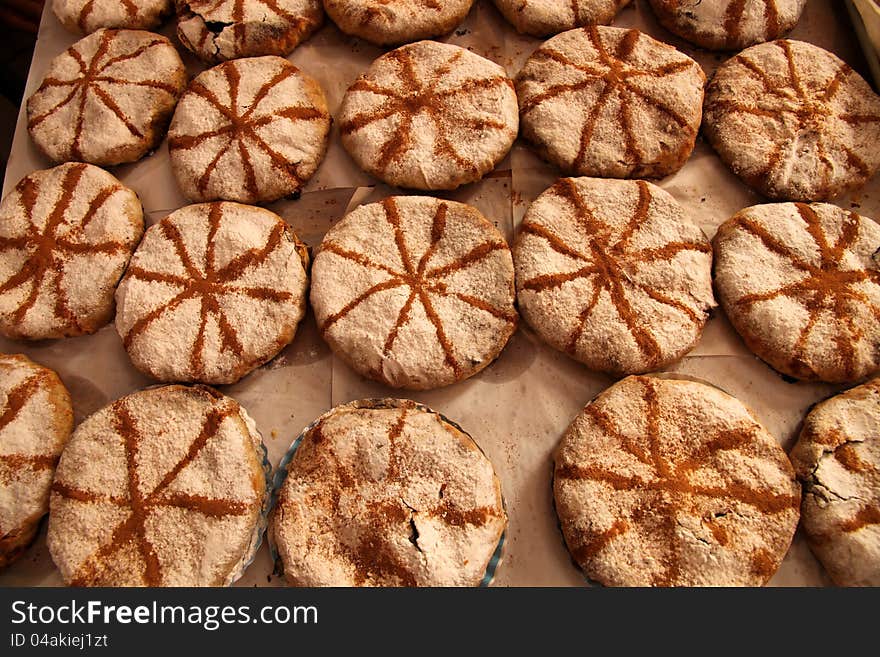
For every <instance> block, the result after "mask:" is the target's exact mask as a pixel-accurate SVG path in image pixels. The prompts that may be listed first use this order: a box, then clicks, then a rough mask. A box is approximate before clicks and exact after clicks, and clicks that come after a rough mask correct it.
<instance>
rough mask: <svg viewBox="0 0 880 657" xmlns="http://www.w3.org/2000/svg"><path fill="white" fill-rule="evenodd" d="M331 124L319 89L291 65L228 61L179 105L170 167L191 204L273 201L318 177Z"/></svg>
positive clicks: (271, 58) (194, 85)
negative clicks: (202, 202)
mask: <svg viewBox="0 0 880 657" xmlns="http://www.w3.org/2000/svg"><path fill="white" fill-rule="evenodd" d="M330 121H331V119H330V114H329V113H328V110H327V100H326V98H325V97H324V92H323V91H322V90H321V87H320V86H319V85H318V83H317V82H316V81H315V80H314V79H312V78H311V77H310V76H308V75H306V74H305V73H303V72H302V71H300V70H299V69H298V68H296V67H295V66H293V65H292V64H290V63H289V62H288V61H287V60H286V59H282V58H281V57H275V56H266V57H252V58H248V59H239V60H235V61H232V62H225V63H223V64H220V65H218V66H215V67H214V68H212V69H209V70H207V71H205V72H204V73H202V74H200V75H199V76H198V77H196V78H195V80H193V81H192V82H191V83H190V85H189V88H188V89H187V91H186V93H184V95H183V97H182V98H181V99H180V102H179V103H178V105H177V109H176V110H175V112H174V118H173V119H172V121H171V127H170V129H169V131H168V150H169V153H170V155H171V167H172V169H173V170H174V175H175V177H176V178H177V182H178V184H179V185H180V187H181V189H182V190H183V193H184V194H185V195H186V197H187V198H189V199H190V200H193V201H213V200H216V199H224V200H229V201H240V202H242V203H259V202H268V201H275V200H277V199H279V198H281V197H283V196H287V195H289V194H293V193H295V192H297V191H299V190H300V188H301V187H302V186H303V185H304V184H305V182H306V181H307V180H308V179H309V178H310V177H311V176H312V174H314V173H315V171H316V170H317V168H318V165H319V164H320V162H321V160H322V159H323V157H324V153H325V152H326V150H327V139H328V135H329V133H330Z"/></svg>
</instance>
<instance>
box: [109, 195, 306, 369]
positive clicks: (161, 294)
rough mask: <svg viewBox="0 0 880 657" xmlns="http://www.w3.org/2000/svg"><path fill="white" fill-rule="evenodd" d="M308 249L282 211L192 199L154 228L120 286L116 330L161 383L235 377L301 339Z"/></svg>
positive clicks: (140, 364) (141, 364)
mask: <svg viewBox="0 0 880 657" xmlns="http://www.w3.org/2000/svg"><path fill="white" fill-rule="evenodd" d="M307 263H308V255H307V252H306V248H305V246H304V245H303V244H302V243H301V242H299V240H298V239H297V237H296V235H295V234H294V233H293V231H292V230H291V229H290V228H289V227H288V226H287V224H286V223H284V221H283V220H282V219H281V218H280V217H278V216H277V215H276V214H274V213H272V212H269V211H268V210H263V209H262V208H255V207H251V206H246V205H239V204H237V203H205V204H200V205H190V206H186V207H184V208H181V209H180V210H177V211H176V212H173V213H171V214H170V215H168V216H167V217H165V219H163V220H162V221H160V222H159V223H158V224H155V225H154V226H152V227H151V228H150V229H149V230H148V231H147V233H146V235H145V236H144V240H143V242H142V243H141V245H140V247H138V250H137V251H136V252H135V254H134V257H133V258H132V261H131V266H130V267H129V268H128V271H127V272H126V274H125V278H124V279H123V280H122V282H121V283H120V284H119V290H118V291H117V294H116V300H117V304H118V312H117V315H116V330H117V331H118V333H119V335H120V337H121V338H122V340H123V343H124V344H125V347H126V349H127V351H128V353H129V356H131V359H132V362H133V363H134V364H135V366H136V367H137V368H138V369H140V370H141V371H143V372H145V373H147V374H149V375H150V376H152V377H154V378H156V379H159V380H161V381H200V382H203V383H213V384H221V383H234V382H235V381H237V380H238V379H240V378H241V377H242V376H244V375H245V374H247V373H248V372H250V371H252V370H253V369H254V368H256V367H258V366H259V365H262V364H263V363H265V362H266V361H268V360H269V359H270V358H273V357H274V356H275V355H276V354H277V353H278V352H279V351H280V350H281V349H282V348H284V347H285V346H286V345H287V344H289V343H290V342H291V341H292V340H293V336H294V335H295V333H296V328H297V326H298V324H299V321H300V320H301V319H302V317H303V315H304V314H305V304H306V301H305V297H306V288H307V287H308V276H307V274H306V266H307Z"/></svg>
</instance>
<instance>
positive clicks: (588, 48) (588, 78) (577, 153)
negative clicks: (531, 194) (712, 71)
mask: <svg viewBox="0 0 880 657" xmlns="http://www.w3.org/2000/svg"><path fill="white" fill-rule="evenodd" d="M705 81H706V77H705V75H704V74H703V70H702V69H701V68H700V65H699V64H697V62H695V61H694V60H692V59H691V58H690V57H688V56H687V55H685V54H684V53H681V52H679V51H678V50H676V49H675V48H673V47H672V46H669V45H667V44H665V43H661V42H660V41H657V40H655V39H652V38H651V37H649V36H648V35H647V34H644V33H642V32H639V31H638V30H635V29H623V28H617V27H604V26H595V25H593V26H590V27H585V28H582V29H576V30H569V31H568V32H563V33H562V34H559V35H557V36H555V37H553V38H552V39H549V40H548V41H546V42H544V43H543V44H542V45H541V47H540V48H538V49H537V50H536V51H535V52H534V53H533V54H532V55H531V56H530V57H529V59H528V60H527V61H526V63H525V65H524V66H523V68H522V70H521V71H520V72H519V74H518V75H517V77H516V93H517V96H518V98H519V108H520V120H521V122H522V134H523V137H525V138H526V139H527V140H528V141H529V142H530V143H531V144H532V145H533V146H534V147H535V149H536V150H537V152H538V154H539V155H540V156H541V157H542V158H544V159H545V160H547V161H548V162H550V163H552V164H555V165H556V166H558V167H559V168H560V169H561V170H562V171H564V172H566V173H572V174H579V175H585V176H598V177H602V178H662V177H664V176H667V175H669V174H671V173H674V172H676V171H678V170H679V169H680V168H681V167H682V166H683V165H684V163H685V162H686V161H687V159H688V157H690V154H691V151H692V150H693V148H694V143H695V141H696V138H697V131H698V130H699V127H700V119H701V116H702V103H703V84H704V83H705Z"/></svg>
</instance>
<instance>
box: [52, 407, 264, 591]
mask: <svg viewBox="0 0 880 657" xmlns="http://www.w3.org/2000/svg"><path fill="white" fill-rule="evenodd" d="M112 413H113V427H114V430H115V432H116V434H117V436H118V438H119V440H120V441H122V444H123V446H124V450H125V460H126V466H127V471H128V474H127V480H128V486H127V492H126V494H125V495H112V494H106V493H101V492H95V491H90V490H84V489H81V488H77V487H75V486H71V485H69V484H66V483H64V482H63V481H60V480H59V479H57V478H56V480H55V483H54V484H53V485H52V492H53V494H54V495H58V496H60V497H62V498H64V499H65V500H68V502H75V503H83V504H91V505H95V504H103V505H112V506H116V507H119V508H121V509H124V510H125V513H126V517H125V520H123V521H122V522H120V523H118V524H117V525H116V526H115V527H114V528H113V529H112V530H111V532H110V538H109V540H108V541H107V542H106V543H104V544H103V545H101V546H100V547H98V548H97V550H96V551H95V552H94V553H93V554H91V555H90V556H89V557H87V558H86V559H85V560H84V561H83V562H82V564H81V565H80V567H79V569H78V571H77V572H76V573H74V574H73V575H72V577H71V580H72V584H73V585H74V586H87V585H93V584H95V583H100V577H101V571H102V569H103V568H104V567H105V566H106V564H108V563H112V561H113V559H114V557H115V555H117V554H118V553H119V552H120V551H121V550H123V549H125V548H127V547H128V546H130V545H131V546H133V547H134V548H135V549H136V550H137V552H138V553H139V555H140V557H141V559H142V560H143V564H144V571H143V573H141V576H142V578H143V583H144V584H145V585H146V586H160V585H162V583H163V576H162V566H161V563H160V559H159V556H158V554H157V551H156V547H155V546H154V545H153V543H152V542H151V541H150V537H149V535H148V534H149V531H148V529H147V523H148V521H149V518H150V516H151V515H152V514H153V513H155V512H156V511H157V510H159V509H162V508H167V507H171V508H178V509H185V510H186V511H187V512H189V513H197V514H200V515H203V516H205V517H208V518H223V517H226V516H241V515H245V514H246V513H248V504H247V503H245V502H241V501H237V500H231V499H214V498H209V497H205V496H203V495H199V494H195V493H184V492H179V491H178V492H172V491H170V490H169V488H170V487H171V486H172V484H173V483H174V482H175V480H176V479H177V477H178V475H179V474H180V473H181V472H182V471H183V470H184V468H186V467H187V465H189V464H190V463H192V462H193V461H194V460H195V458H196V457H197V456H198V455H199V454H200V453H201V452H202V450H203V449H204V447H205V445H207V444H208V442H209V441H211V440H212V439H213V438H214V437H215V436H216V435H217V433H218V431H219V429H220V426H221V424H222V423H223V421H224V420H225V419H226V418H227V417H234V416H235V415H236V414H237V409H236V408H235V407H234V406H233V405H231V404H225V405H222V406H220V407H215V408H212V409H210V410H209V411H208V412H207V414H206V415H205V418H204V420H203V421H202V426H201V430H200V432H199V434H198V435H197V436H196V437H195V438H194V439H193V440H192V442H191V443H190V445H189V447H188V449H187V451H186V454H185V455H184V456H183V457H182V458H180V459H179V460H177V461H176V462H175V463H174V465H173V466H172V467H171V468H170V469H168V471H167V472H166V473H165V474H164V476H163V477H162V479H161V480H160V481H159V483H158V484H156V486H154V487H153V488H152V490H144V487H143V484H142V482H141V480H140V475H139V468H140V466H139V461H140V458H141V457H140V448H141V441H142V439H143V436H142V434H141V432H140V429H139V427H138V421H137V419H136V418H135V416H134V414H133V413H132V412H131V410H130V409H129V407H128V405H127V403H126V401H125V399H121V400H118V401H117V402H115V403H114V404H113V406H112Z"/></svg>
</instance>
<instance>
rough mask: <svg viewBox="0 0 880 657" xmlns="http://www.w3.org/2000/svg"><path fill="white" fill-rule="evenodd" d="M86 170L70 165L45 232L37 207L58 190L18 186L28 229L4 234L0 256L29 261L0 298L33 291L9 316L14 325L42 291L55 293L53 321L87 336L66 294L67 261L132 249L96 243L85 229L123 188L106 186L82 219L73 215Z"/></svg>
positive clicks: (30, 182)
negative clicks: (36, 216)
mask: <svg viewBox="0 0 880 657" xmlns="http://www.w3.org/2000/svg"><path fill="white" fill-rule="evenodd" d="M87 167H88V165H86V164H72V165H69V166H68V168H67V171H66V173H65V175H64V178H63V179H62V182H61V191H60V193H59V194H58V196H57V199H56V201H55V203H54V205H53V207H52V210H51V212H50V213H49V215H48V217H47V219H46V223H45V225H44V226H43V227H42V228H39V227H38V226H37V224H36V223H35V221H34V209H35V206H36V204H37V202H38V200H39V199H40V197H41V196H44V195H47V194H55V193H56V190H54V189H52V190H45V189H41V188H40V186H39V185H38V184H37V182H36V181H35V180H34V179H33V178H32V177H26V178H24V179H23V180H22V181H21V182H20V183H19V184H18V186H17V187H16V191H17V192H18V194H19V195H20V203H21V206H22V209H23V210H24V214H25V217H26V218H27V221H28V225H27V227H26V228H25V231H24V233H23V234H20V235H15V234H6V235H2V236H0V257H8V256H7V254H11V253H18V254H23V255H24V256H25V258H26V259H25V260H24V262H23V264H22V265H21V266H20V267H19V269H18V271H17V272H16V273H14V274H12V275H11V276H10V277H9V278H7V279H6V280H5V281H3V282H2V283H0V296H2V295H4V294H8V293H10V292H13V291H14V290H17V289H18V288H20V287H22V286H30V292H29V293H28V295H27V297H26V298H25V299H24V301H22V302H21V303H20V304H19V305H18V307H17V308H16V309H15V311H14V312H12V313H11V319H12V321H13V322H16V323H17V322H21V321H23V320H24V319H25V317H26V315H27V313H28V311H29V310H30V309H31V308H33V306H34V304H35V303H36V301H37V297H38V296H39V295H40V294H41V293H43V294H51V295H52V296H53V297H54V299H55V303H54V305H53V308H52V310H53V321H54V322H55V323H57V324H59V325H61V326H63V327H64V328H65V329H66V330H70V331H76V332H77V333H83V332H85V331H86V329H85V328H84V327H83V325H82V324H81V323H80V318H79V317H78V316H77V314H76V312H75V311H74V310H73V309H72V308H71V306H70V301H69V299H68V297H67V292H66V291H65V286H64V277H65V270H64V263H65V260H66V259H68V258H71V257H88V256H96V257H97V256H101V255H119V254H126V258H127V254H128V252H129V249H130V248H131V247H130V246H129V245H127V244H123V243H121V242H118V241H112V240H108V241H101V242H94V241H92V239H91V238H90V237H89V236H88V234H87V233H88V231H87V230H86V228H87V227H88V225H89V223H90V222H91V220H92V219H93V218H94V217H95V214H96V213H97V212H98V210H100V208H101V207H102V206H103V205H104V204H105V203H106V202H107V201H108V199H110V197H111V196H113V195H114V194H115V193H117V192H119V191H123V187H122V186H121V185H106V186H104V187H102V188H101V190H100V191H99V192H98V194H97V195H96V196H95V197H94V198H92V200H91V202H90V203H89V204H88V206H87V207H86V210H85V212H84V213H83V215H82V217H70V216H69V210H70V206H71V203H72V201H73V198H74V196H75V195H76V193H77V188H78V186H79V184H80V180H81V178H82V176H83V173H84V172H85V171H86V168H87Z"/></svg>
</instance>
